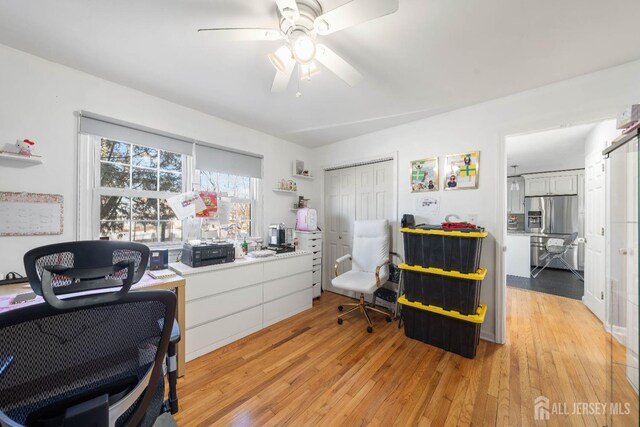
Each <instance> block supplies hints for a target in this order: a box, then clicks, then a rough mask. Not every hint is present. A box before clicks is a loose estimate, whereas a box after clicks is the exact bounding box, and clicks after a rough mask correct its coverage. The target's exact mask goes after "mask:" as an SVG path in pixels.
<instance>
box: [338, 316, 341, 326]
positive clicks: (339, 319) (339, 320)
mask: <svg viewBox="0 0 640 427" xmlns="http://www.w3.org/2000/svg"><path fill="white" fill-rule="evenodd" d="M338 325H342V319H341V318H339V317H338Z"/></svg>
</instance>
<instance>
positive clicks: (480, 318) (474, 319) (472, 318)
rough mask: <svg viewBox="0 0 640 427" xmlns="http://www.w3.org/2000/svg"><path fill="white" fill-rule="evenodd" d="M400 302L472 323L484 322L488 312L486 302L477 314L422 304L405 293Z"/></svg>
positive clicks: (480, 306)
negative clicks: (408, 297)
mask: <svg viewBox="0 0 640 427" xmlns="http://www.w3.org/2000/svg"><path fill="white" fill-rule="evenodd" d="M398 302H399V303H400V304H402V305H407V306H409V307H413V308H417V309H420V310H425V311H430V312H432V313H437V314H442V315H443V316H449V317H453V318H454V319H460V320H464V321H465V322H471V323H483V322H484V315H485V314H487V306H486V305H484V304H480V305H479V306H478V310H477V311H476V314H469V315H464V314H460V313H458V312H457V311H449V310H445V309H444V308H442V307H436V306H435V305H422V304H420V303H419V302H411V301H409V300H408V299H407V298H406V297H405V296H404V295H402V296H401V297H400V298H398Z"/></svg>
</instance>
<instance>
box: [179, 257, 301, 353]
mask: <svg viewBox="0 0 640 427" xmlns="http://www.w3.org/2000/svg"><path fill="white" fill-rule="evenodd" d="M313 260H314V254H313V252H311V251H297V252H293V253H287V254H282V255H276V256H272V257H268V258H248V257H245V258H242V259H238V260H236V261H235V262H232V263H228V264H219V265H212V266H207V267H199V268H192V267H189V266H187V265H185V264H182V263H174V264H170V268H171V269H172V270H175V271H176V272H177V273H179V274H180V275H181V276H182V277H184V278H185V280H186V284H185V300H186V307H185V329H186V330H185V335H186V360H187V361H189V360H192V359H195V358H196V357H200V356H202V355H204V354H207V353H209V352H211V351H213V350H215V349H217V348H219V347H222V346H224V345H226V344H229V343H231V342H233V341H236V340H238V339H240V338H242V337H244V336H247V335H249V334H251V333H253V332H256V331H258V330H260V329H262V328H265V327H267V326H269V325H272V324H273V323H276V322H278V321H280V320H283V319H286V318H287V317H290V316H293V315H294V314H297V313H300V312H301V311H304V310H307V309H309V308H311V307H312V300H313V296H312V293H313V287H312V280H313V278H314V274H313V268H314V267H313Z"/></svg>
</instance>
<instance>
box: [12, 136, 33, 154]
mask: <svg viewBox="0 0 640 427" xmlns="http://www.w3.org/2000/svg"><path fill="white" fill-rule="evenodd" d="M35 144H36V143H35V142H33V141H30V140H28V139H23V140H22V141H20V140H18V141H17V142H16V147H18V154H20V155H22V156H31V154H32V153H31V151H32V150H33V146H34V145H35Z"/></svg>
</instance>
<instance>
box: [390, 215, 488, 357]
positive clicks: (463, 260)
mask: <svg viewBox="0 0 640 427" xmlns="http://www.w3.org/2000/svg"><path fill="white" fill-rule="evenodd" d="M400 231H402V233H403V234H404V252H405V259H406V263H404V264H401V265H400V266H399V267H400V268H401V269H402V270H403V273H404V290H405V295H404V296H403V297H401V298H400V299H399V300H398V302H400V304H402V305H403V318H404V328H405V334H406V335H407V336H408V337H410V338H415V339H418V340H420V341H423V342H426V343H428V344H432V345H435V346H438V347H440V348H443V349H445V350H447V351H452V352H454V353H458V354H460V355H462V356H465V357H469V358H473V357H475V354H476V348H477V346H478V342H479V339H480V326H481V324H482V322H483V321H484V316H485V312H486V306H485V305H483V304H480V287H481V284H482V280H484V277H485V275H486V274H487V270H486V269H485V268H480V266H479V264H480V255H481V252H482V239H484V238H485V237H486V236H487V235H488V233H487V232H485V231H483V230H474V229H470V230H469V229H464V230H443V229H441V228H426V227H422V228H421V227H414V228H402V229H401V230H400Z"/></svg>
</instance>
